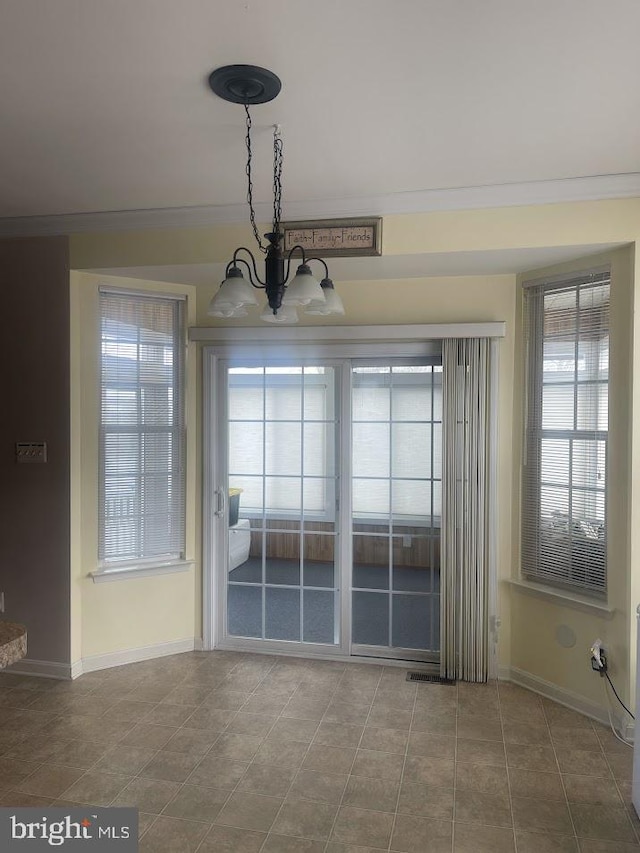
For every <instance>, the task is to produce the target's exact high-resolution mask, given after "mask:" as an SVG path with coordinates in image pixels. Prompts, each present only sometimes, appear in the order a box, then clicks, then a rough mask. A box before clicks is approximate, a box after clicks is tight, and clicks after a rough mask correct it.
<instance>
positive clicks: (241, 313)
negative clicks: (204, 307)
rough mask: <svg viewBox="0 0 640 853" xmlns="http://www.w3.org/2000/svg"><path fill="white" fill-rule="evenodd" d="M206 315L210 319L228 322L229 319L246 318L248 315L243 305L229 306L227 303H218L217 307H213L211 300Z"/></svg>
mask: <svg viewBox="0 0 640 853" xmlns="http://www.w3.org/2000/svg"><path fill="white" fill-rule="evenodd" d="M207 314H208V315H209V316H210V317H222V318H223V319H224V320H228V319H229V318H230V317H246V316H247V314H248V311H247V309H246V308H245V307H244V305H231V304H230V303H229V302H220V303H218V305H213V299H212V300H211V305H209V310H208V311H207Z"/></svg>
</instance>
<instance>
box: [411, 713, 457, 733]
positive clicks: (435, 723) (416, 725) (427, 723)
mask: <svg viewBox="0 0 640 853" xmlns="http://www.w3.org/2000/svg"><path fill="white" fill-rule="evenodd" d="M456 729H457V718H456V714H455V711H454V712H453V713H452V712H451V711H445V712H442V713H432V712H430V711H424V710H421V709H418V708H417V709H416V710H415V711H414V714H413V719H412V721H411V731H414V732H433V734H436V735H445V736H449V737H450V736H455V734H456Z"/></svg>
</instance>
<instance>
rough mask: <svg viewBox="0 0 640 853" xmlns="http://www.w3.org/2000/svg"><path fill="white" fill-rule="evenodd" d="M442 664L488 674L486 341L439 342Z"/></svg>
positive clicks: (481, 677)
mask: <svg viewBox="0 0 640 853" xmlns="http://www.w3.org/2000/svg"><path fill="white" fill-rule="evenodd" d="M442 367H443V382H442V385H443V402H442V435H443V448H442V450H443V453H442V482H443V493H442V534H441V547H442V559H441V578H440V612H441V615H440V648H441V650H442V651H441V655H440V672H441V674H442V675H443V676H444V677H446V678H460V679H463V680H465V681H486V680H487V676H488V630H487V620H488V575H489V435H490V418H491V412H490V406H489V398H490V341H489V339H488V338H449V339H446V340H444V341H443V342H442Z"/></svg>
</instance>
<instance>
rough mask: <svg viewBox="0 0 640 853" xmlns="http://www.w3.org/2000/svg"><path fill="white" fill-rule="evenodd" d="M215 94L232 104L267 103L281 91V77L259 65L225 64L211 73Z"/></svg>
mask: <svg viewBox="0 0 640 853" xmlns="http://www.w3.org/2000/svg"><path fill="white" fill-rule="evenodd" d="M209 85H210V86H211V88H212V90H213V91H214V92H215V94H216V95H217V96H218V97H219V98H222V99H223V100H225V101H231V103H232V104H266V103H268V102H269V101H272V100H273V99H274V98H275V97H276V96H277V95H278V93H279V92H280V89H281V88H282V83H281V82H280V78H279V77H276V75H275V74H274V73H273V72H272V71H268V70H267V69H266V68H259V67H258V66H257V65H224V66H223V67H222V68H216V70H215V71H212V72H211V74H210V75H209Z"/></svg>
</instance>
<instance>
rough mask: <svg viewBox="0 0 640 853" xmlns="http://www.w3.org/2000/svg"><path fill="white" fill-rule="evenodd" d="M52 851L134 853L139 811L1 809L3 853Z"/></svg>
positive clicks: (0, 842) (0, 840) (136, 844)
mask: <svg viewBox="0 0 640 853" xmlns="http://www.w3.org/2000/svg"><path fill="white" fill-rule="evenodd" d="M52 849H57V850H60V849H62V850H65V851H66V850H78V851H79V850H86V851H93V850H96V851H113V853H137V851H138V810H137V809H129V808H112V809H106V808H105V809H98V808H95V807H93V806H87V808H86V809H83V808H73V809H61V808H40V809H39V808H35V809H34V808H28V809H19V808H15V809H14V808H0V850H1V851H2V853H14V851H16V853H19V852H20V851H22V853H26V851H29V852H30V851H33V852H34V853H39V851H43V850H52Z"/></svg>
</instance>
